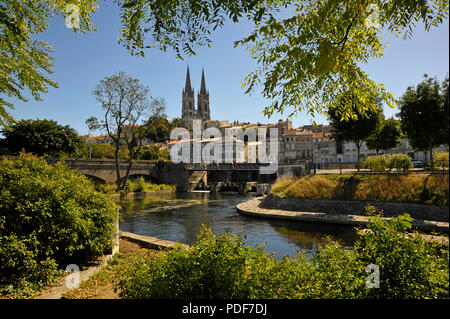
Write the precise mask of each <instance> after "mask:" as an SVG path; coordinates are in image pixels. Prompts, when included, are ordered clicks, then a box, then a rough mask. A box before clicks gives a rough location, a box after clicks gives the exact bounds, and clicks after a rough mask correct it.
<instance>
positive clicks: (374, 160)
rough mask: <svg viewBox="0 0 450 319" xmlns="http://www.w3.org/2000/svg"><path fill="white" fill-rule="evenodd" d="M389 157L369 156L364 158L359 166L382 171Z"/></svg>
mask: <svg viewBox="0 0 450 319" xmlns="http://www.w3.org/2000/svg"><path fill="white" fill-rule="evenodd" d="M389 162H390V157H389V156H387V155H379V156H371V157H368V158H366V160H365V161H364V162H363V163H362V165H361V168H365V169H370V170H372V171H375V172H384V171H385V170H386V169H387V168H388V165H389Z"/></svg>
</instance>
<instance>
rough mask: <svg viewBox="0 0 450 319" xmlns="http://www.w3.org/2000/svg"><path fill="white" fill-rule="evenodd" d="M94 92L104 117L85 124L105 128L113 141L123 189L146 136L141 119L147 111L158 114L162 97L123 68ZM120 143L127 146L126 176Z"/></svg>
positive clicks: (119, 188)
mask: <svg viewBox="0 0 450 319" xmlns="http://www.w3.org/2000/svg"><path fill="white" fill-rule="evenodd" d="M93 94H94V96H95V98H96V100H97V101H98V102H99V103H100V104H101V107H102V109H103V110H104V111H105V116H104V119H103V120H102V121H100V122H99V121H98V120H97V119H96V118H95V117H90V118H89V119H88V120H87V121H86V123H87V124H88V126H89V129H94V128H99V127H100V128H102V129H103V130H105V131H106V132H107V134H108V135H109V136H110V137H111V139H112V140H113V145H114V159H115V163H116V178H117V190H124V189H125V187H126V183H127V180H128V175H129V173H130V170H131V167H132V165H133V160H135V159H136V158H137V155H138V154H139V151H140V149H141V147H142V141H143V139H144V137H145V135H144V134H145V126H144V125H141V123H140V121H142V119H143V117H144V116H145V115H146V112H148V111H150V113H151V115H153V114H158V112H159V111H160V110H161V100H157V99H153V98H152V97H151V96H150V90H149V88H148V87H147V86H144V85H142V84H141V83H140V82H139V80H138V79H135V78H133V77H131V76H130V75H127V74H125V73H124V72H122V71H121V72H118V73H117V74H115V75H112V76H110V77H105V79H104V80H101V81H100V83H99V84H98V85H97V86H96V88H95V90H94V91H93ZM121 145H126V147H127V149H128V166H127V171H126V173H125V176H121V174H120V169H119V165H120V164H119V158H120V155H119V153H120V148H121Z"/></svg>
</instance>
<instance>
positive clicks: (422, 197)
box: [271, 174, 449, 206]
mask: <svg viewBox="0 0 450 319" xmlns="http://www.w3.org/2000/svg"><path fill="white" fill-rule="evenodd" d="M271 194H272V195H275V196H278V197H280V198H307V199H336V200H362V201H383V202H400V203H416V204H426V205H439V206H448V198H449V175H448V174H430V175H426V174H408V175H364V174H355V175H338V174H336V175H313V176H304V177H301V178H288V179H282V180H279V181H277V182H276V183H275V185H274V186H273V188H272V190H271Z"/></svg>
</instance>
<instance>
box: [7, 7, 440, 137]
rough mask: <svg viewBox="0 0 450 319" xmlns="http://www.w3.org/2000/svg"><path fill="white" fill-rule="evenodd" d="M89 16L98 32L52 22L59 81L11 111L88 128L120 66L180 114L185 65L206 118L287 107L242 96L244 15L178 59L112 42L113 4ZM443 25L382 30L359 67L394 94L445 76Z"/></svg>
mask: <svg viewBox="0 0 450 319" xmlns="http://www.w3.org/2000/svg"><path fill="white" fill-rule="evenodd" d="M93 21H94V23H95V24H96V25H97V27H98V31H96V32H92V33H88V34H74V33H73V32H72V31H71V30H69V29H68V28H66V27H65V25H64V21H61V20H60V19H53V20H52V21H51V23H50V27H49V29H48V30H47V31H46V32H44V33H43V34H42V38H43V39H44V40H45V41H48V42H49V43H50V44H51V45H52V46H53V48H54V50H55V52H54V53H53V54H52V56H54V57H55V61H54V68H53V71H54V73H53V74H51V78H52V79H54V80H55V81H56V82H57V83H58V85H59V88H52V87H50V88H49V92H48V93H45V94H42V99H43V101H41V102H37V101H34V100H33V99H32V98H30V99H29V102H27V103H24V102H20V101H14V100H12V102H13V104H14V106H15V109H14V110H13V111H12V112H11V114H12V116H13V117H14V118H16V119H17V120H20V119H36V118H39V119H44V118H47V119H52V120H56V121H57V122H58V123H60V124H62V125H70V126H71V127H73V128H74V129H75V130H76V131H77V132H78V133H79V134H80V135H85V134H88V133H89V130H88V128H87V126H86V124H85V120H86V119H87V118H89V117H90V116H97V117H100V116H101V107H100V105H99V104H98V103H96V102H95V99H94V97H93V96H92V93H91V92H92V91H93V90H94V87H95V85H96V84H97V83H98V82H99V81H100V80H101V79H103V78H104V77H105V76H111V75H112V74H114V73H116V72H118V71H121V70H122V71H125V72H126V73H129V74H131V75H132V76H134V77H136V78H138V79H140V81H141V83H143V84H144V85H148V86H149V88H150V92H151V94H152V96H153V97H157V98H164V99H165V100H166V102H167V110H166V111H167V116H168V118H169V119H172V118H181V115H182V114H181V111H180V110H181V105H182V89H183V87H184V84H185V74H186V73H185V72H186V68H187V66H188V65H189V68H190V72H191V79H192V87H193V89H194V90H195V91H196V92H197V91H198V90H199V89H200V81H201V73H202V69H204V72H205V77H206V81H207V84H208V90H209V91H210V109H211V119H214V120H228V121H229V122H233V121H240V122H255V123H256V122H261V123H267V124H269V123H276V122H277V121H278V120H280V119H282V120H285V119H286V117H287V115H288V114H289V112H286V113H285V114H278V113H277V114H274V115H273V116H272V117H271V118H267V117H265V116H264V115H263V114H262V111H263V109H264V107H265V106H267V105H269V102H270V101H269V100H266V99H264V98H263V97H262V96H261V94H260V91H255V92H254V93H253V94H252V95H246V94H244V91H245V90H244V89H243V88H241V84H240V81H242V80H243V79H244V78H245V76H246V75H247V74H248V73H250V72H251V71H253V70H254V69H255V67H256V64H255V63H254V61H252V60H251V59H250V55H249V54H248V52H246V51H245V49H244V48H241V47H237V48H233V42H234V41H235V40H238V39H240V38H242V37H243V36H245V35H246V34H247V33H248V32H249V30H251V24H249V23H247V22H242V23H239V24H231V23H228V24H227V25H226V26H225V28H224V29H223V30H220V31H219V32H216V33H215V34H214V37H213V39H214V42H213V44H212V47H211V48H206V47H205V48H199V50H198V52H197V55H196V56H192V57H185V60H184V61H181V60H179V59H176V58H175V54H174V53H173V52H161V51H157V50H150V51H148V52H147V55H146V57H145V58H142V57H137V56H131V55H130V54H129V53H128V52H127V51H126V49H125V48H123V47H121V46H120V45H118V44H117V41H116V37H117V35H118V28H119V27H120V18H119V10H118V8H117V7H116V6H114V5H113V4H108V3H104V4H102V5H101V6H100V9H99V10H98V11H97V12H96V13H95V14H94V15H93ZM448 27H449V25H448V21H445V22H444V23H443V24H442V25H441V26H440V27H439V28H434V29H431V30H430V31H429V32H428V33H427V32H425V31H424V30H423V26H422V25H420V24H419V25H418V26H417V28H416V32H415V34H414V37H413V38H412V39H409V40H403V39H401V37H400V38H398V39H394V38H393V37H392V36H390V35H386V36H385V40H386V41H387V42H389V43H390V44H391V45H390V46H389V47H387V48H386V49H385V51H384V55H385V56H384V57H383V58H382V59H378V60H372V61H369V63H368V64H366V65H364V70H365V71H366V72H367V73H368V74H369V75H370V76H371V77H372V78H373V79H374V80H375V81H377V82H379V83H383V84H384V85H385V86H386V87H387V89H388V90H389V91H390V92H392V93H393V95H394V97H395V98H397V99H398V98H399V97H400V96H401V94H403V93H404V92H405V90H406V88H407V87H408V86H411V85H416V84H417V83H419V82H420V80H421V78H422V76H423V74H424V73H427V74H428V75H429V76H432V77H433V76H437V78H438V80H439V81H440V82H442V81H443V80H444V78H445V76H446V75H447V74H448V59H447V57H448V54H449V53H448V52H449V51H448ZM417 61H421V62H420V63H417ZM288 111H289V110H288ZM398 111H399V110H398V108H396V109H391V108H389V107H387V106H385V107H384V112H385V115H386V117H391V116H393V115H394V114H396V113H397V112H398ZM291 120H292V122H293V126H294V127H299V126H303V125H309V124H311V123H312V121H313V120H315V121H316V122H317V123H318V124H327V123H328V121H327V119H326V118H325V117H323V116H316V118H312V117H311V116H307V115H306V114H305V112H301V113H299V114H298V115H297V117H294V118H292V119H291Z"/></svg>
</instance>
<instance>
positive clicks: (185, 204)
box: [120, 193, 355, 258]
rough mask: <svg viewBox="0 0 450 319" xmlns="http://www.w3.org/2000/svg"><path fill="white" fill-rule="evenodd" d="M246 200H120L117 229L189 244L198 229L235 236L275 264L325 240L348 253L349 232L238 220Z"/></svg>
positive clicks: (193, 196)
mask: <svg viewBox="0 0 450 319" xmlns="http://www.w3.org/2000/svg"><path fill="white" fill-rule="evenodd" d="M248 199H250V197H245V196H241V195H232V194H208V193H180V194H178V193H170V194H164V195H155V196H152V197H147V198H142V199H133V200H123V201H121V202H120V204H121V206H122V221H121V223H120V229H121V230H124V231H128V232H132V233H136V234H140V235H146V236H152V237H157V238H160V239H165V240H171V241H178V242H180V243H185V244H191V243H193V242H195V241H196V239H197V235H198V233H199V231H200V228H201V225H202V224H205V225H206V226H207V227H210V228H212V229H213V231H214V233H215V234H220V233H222V232H224V231H228V232H230V233H233V234H240V235H242V238H243V239H244V243H245V244H246V245H252V246H256V244H258V243H263V242H265V243H267V245H266V247H265V251H267V252H271V253H273V254H274V255H275V257H276V258H281V257H283V256H285V255H290V256H295V255H296V252H297V250H299V249H302V250H306V251H307V252H308V253H314V251H315V249H316V247H317V245H318V244H320V242H321V241H322V240H323V239H324V237H325V236H331V237H332V238H334V239H339V240H341V241H342V242H343V244H344V245H345V246H347V247H351V246H352V245H353V242H354V240H355V232H354V230H353V228H352V227H348V226H338V225H322V224H317V223H303V222H294V221H284V220H273V219H263V218H256V217H247V216H244V215H240V214H238V213H237V211H236V205H237V204H238V203H240V202H243V201H246V200H248Z"/></svg>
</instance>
